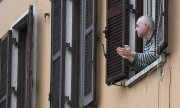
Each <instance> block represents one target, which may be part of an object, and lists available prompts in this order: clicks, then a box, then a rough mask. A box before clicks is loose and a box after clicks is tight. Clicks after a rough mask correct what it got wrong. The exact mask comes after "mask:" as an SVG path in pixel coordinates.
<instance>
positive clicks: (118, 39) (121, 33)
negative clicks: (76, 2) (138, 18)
mask: <svg viewBox="0 0 180 108" xmlns="http://www.w3.org/2000/svg"><path fill="white" fill-rule="evenodd" d="M127 4H128V0H107V27H106V31H105V34H106V40H107V41H106V51H107V54H106V63H107V64H106V65H107V70H106V71H107V73H106V83H107V84H108V85H111V84H114V83H116V82H117V81H120V80H122V79H124V78H126V77H127V75H128V62H127V61H126V60H124V59H122V58H121V57H120V56H119V55H118V54H117V52H116V48H117V47H119V46H121V47H122V46H123V45H128V44H129V35H128V22H129V17H128V16H129V13H128V12H126V6H127Z"/></svg>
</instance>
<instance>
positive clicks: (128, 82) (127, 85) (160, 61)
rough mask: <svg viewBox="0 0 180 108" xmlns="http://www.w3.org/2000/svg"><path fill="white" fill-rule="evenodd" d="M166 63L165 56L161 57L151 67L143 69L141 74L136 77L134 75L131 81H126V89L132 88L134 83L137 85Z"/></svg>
mask: <svg viewBox="0 0 180 108" xmlns="http://www.w3.org/2000/svg"><path fill="white" fill-rule="evenodd" d="M164 62H165V55H161V56H160V58H159V59H157V60H156V61H154V62H153V63H152V64H151V65H149V66H148V67H146V68H145V69H143V70H142V71H141V72H139V73H137V74H136V75H134V76H133V77H131V78H130V79H127V80H125V81H124V85H125V86H126V87H130V86H132V85H133V84H134V83H136V82H137V81H139V80H141V79H142V78H143V77H145V76H146V75H148V73H150V72H152V71H153V70H155V69H157V67H160V66H162V65H163V63H164Z"/></svg>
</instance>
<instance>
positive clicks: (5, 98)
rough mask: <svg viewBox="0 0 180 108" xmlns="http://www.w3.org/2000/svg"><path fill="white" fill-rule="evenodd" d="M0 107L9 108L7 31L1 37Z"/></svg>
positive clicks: (10, 53) (9, 72) (9, 40)
mask: <svg viewBox="0 0 180 108" xmlns="http://www.w3.org/2000/svg"><path fill="white" fill-rule="evenodd" d="M0 48H1V53H0V54H1V56H0V57H1V70H0V108H10V104H11V103H10V101H11V100H10V99H11V97H10V96H11V56H12V32H11V31H8V32H7V33H6V34H5V35H4V36H3V38H2V39H1V46H0Z"/></svg>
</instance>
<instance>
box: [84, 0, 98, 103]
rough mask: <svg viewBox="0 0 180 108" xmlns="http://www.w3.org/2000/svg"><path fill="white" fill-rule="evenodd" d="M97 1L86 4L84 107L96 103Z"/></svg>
mask: <svg viewBox="0 0 180 108" xmlns="http://www.w3.org/2000/svg"><path fill="white" fill-rule="evenodd" d="M95 2H96V0H85V2H84V3H85V4H84V12H85V15H84V19H85V23H84V31H85V32H84V35H83V37H84V40H85V49H84V50H83V51H84V53H85V59H84V60H85V65H84V73H83V74H84V76H83V87H84V89H83V91H84V92H83V105H84V106H86V105H88V104H90V103H91V102H93V101H94V99H95V97H94V93H95V63H96V60H95V52H96V51H95V50H96V49H95V13H96V12H95V10H96V3H95Z"/></svg>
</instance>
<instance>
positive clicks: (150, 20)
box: [139, 15, 154, 30]
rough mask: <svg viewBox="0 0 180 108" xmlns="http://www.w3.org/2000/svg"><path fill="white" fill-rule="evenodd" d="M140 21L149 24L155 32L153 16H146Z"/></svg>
mask: <svg viewBox="0 0 180 108" xmlns="http://www.w3.org/2000/svg"><path fill="white" fill-rule="evenodd" d="M139 19H140V20H141V21H143V22H144V23H147V24H148V25H149V27H150V28H151V29H152V30H154V20H153V18H152V17H151V16H147V15H144V16H141V17H140V18H139Z"/></svg>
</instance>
